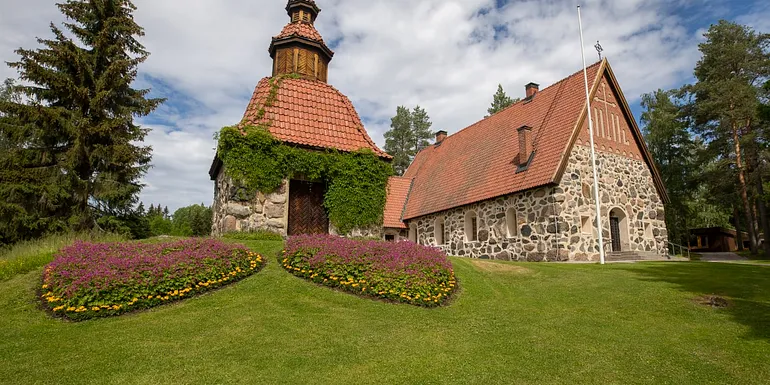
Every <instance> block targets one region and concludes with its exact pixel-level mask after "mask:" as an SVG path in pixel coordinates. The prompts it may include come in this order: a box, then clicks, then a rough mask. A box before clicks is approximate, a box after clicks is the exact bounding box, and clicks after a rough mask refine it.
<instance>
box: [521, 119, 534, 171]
mask: <svg viewBox="0 0 770 385" xmlns="http://www.w3.org/2000/svg"><path fill="white" fill-rule="evenodd" d="M518 131H519V166H521V167H526V166H527V164H528V163H529V158H530V157H532V127H530V126H521V127H519V129H518Z"/></svg>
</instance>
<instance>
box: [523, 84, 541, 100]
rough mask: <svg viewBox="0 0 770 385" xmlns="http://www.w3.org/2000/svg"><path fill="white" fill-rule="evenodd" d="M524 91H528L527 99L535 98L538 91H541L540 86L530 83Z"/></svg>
mask: <svg viewBox="0 0 770 385" xmlns="http://www.w3.org/2000/svg"><path fill="white" fill-rule="evenodd" d="M524 89H525V90H526V91H527V99H530V98H532V97H533V96H535V94H536V93H537V91H540V84H537V83H529V84H527V85H526V86H524Z"/></svg>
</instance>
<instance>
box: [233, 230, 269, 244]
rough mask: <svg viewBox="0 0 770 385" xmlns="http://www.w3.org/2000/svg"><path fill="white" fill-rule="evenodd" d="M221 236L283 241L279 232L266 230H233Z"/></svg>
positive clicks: (246, 239)
mask: <svg viewBox="0 0 770 385" xmlns="http://www.w3.org/2000/svg"><path fill="white" fill-rule="evenodd" d="M222 238H226V239H235V240H239V241H283V236H282V235H281V234H278V233H275V232H272V231H268V230H256V231H250V232H237V231H235V232H231V233H226V234H224V235H222Z"/></svg>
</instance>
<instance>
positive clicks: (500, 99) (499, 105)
mask: <svg viewBox="0 0 770 385" xmlns="http://www.w3.org/2000/svg"><path fill="white" fill-rule="evenodd" d="M518 101H519V99H513V98H511V97H509V96H508V94H506V93H505V91H504V90H503V85H502V84H498V85H497V92H495V95H494V96H492V106H491V107H489V108H488V109H487V114H488V115H487V116H485V118H488V117H490V116H492V115H494V114H496V113H498V112H500V111H502V110H504V109H506V108H508V107H510V106H511V105H513V103H516V102H518Z"/></svg>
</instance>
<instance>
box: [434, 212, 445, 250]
mask: <svg viewBox="0 0 770 385" xmlns="http://www.w3.org/2000/svg"><path fill="white" fill-rule="evenodd" d="M433 234H434V236H435V238H436V244H437V245H443V244H444V241H445V239H444V217H438V218H436V223H435V224H434V226H433Z"/></svg>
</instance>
